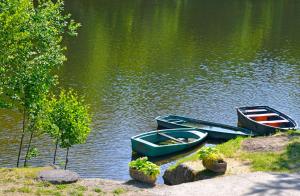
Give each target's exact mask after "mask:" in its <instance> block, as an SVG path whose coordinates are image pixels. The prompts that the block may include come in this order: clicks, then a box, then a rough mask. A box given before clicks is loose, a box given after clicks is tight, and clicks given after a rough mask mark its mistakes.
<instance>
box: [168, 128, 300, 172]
mask: <svg viewBox="0 0 300 196" xmlns="http://www.w3.org/2000/svg"><path fill="white" fill-rule="evenodd" d="M279 134H284V135H286V133H279ZM287 134H288V135H289V136H292V139H291V140H290V142H289V144H288V146H287V147H286V148H285V150H284V151H283V152H246V151H243V150H241V144H242V142H243V141H244V140H247V139H249V138H243V137H238V138H236V139H232V140H229V141H227V142H225V143H223V144H219V145H217V146H216V148H217V149H218V150H219V152H220V153H222V154H223V155H224V158H225V159H226V158H235V159H239V160H243V161H249V162H250V163H251V164H250V167H251V169H252V171H274V172H299V171H300V137H299V136H300V130H297V131H289V132H288V133H287ZM198 159H199V156H198V152H197V153H194V154H192V155H190V156H188V157H184V158H182V159H180V160H178V161H177V162H176V163H175V164H174V165H172V166H170V167H169V168H168V170H173V169H175V168H176V167H177V166H178V165H180V164H181V163H184V162H187V161H195V160H198Z"/></svg>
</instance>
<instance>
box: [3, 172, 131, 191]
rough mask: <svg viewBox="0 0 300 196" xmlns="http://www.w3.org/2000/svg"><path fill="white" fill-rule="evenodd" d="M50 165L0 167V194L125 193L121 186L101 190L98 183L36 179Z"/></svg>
mask: <svg viewBox="0 0 300 196" xmlns="http://www.w3.org/2000/svg"><path fill="white" fill-rule="evenodd" d="M49 169H51V168H50V167H40V168H0V176H1V178H0V195H37V196H44V195H51V196H64V195H72V196H84V195H99V194H106V193H107V194H108V195H120V194H122V193H125V192H126V190H125V189H123V188H118V187H115V189H113V188H111V189H109V191H105V192H104V191H102V189H101V188H99V185H96V184H95V185H89V186H84V185H83V184H81V183H80V182H77V183H74V184H61V185H53V184H51V183H48V182H43V181H38V180H37V179H36V177H37V175H38V173H39V172H40V171H42V170H49Z"/></svg>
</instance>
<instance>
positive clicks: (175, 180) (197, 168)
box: [163, 161, 219, 185]
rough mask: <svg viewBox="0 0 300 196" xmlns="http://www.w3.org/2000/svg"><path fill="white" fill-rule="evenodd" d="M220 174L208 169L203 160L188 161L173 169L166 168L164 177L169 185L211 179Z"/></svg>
mask: <svg viewBox="0 0 300 196" xmlns="http://www.w3.org/2000/svg"><path fill="white" fill-rule="evenodd" d="M217 175H219V174H217V173H215V172H212V171H209V170H206V169H205V168H204V167H203V165H202V161H188V162H185V163H182V164H180V165H178V166H177V167H176V168H175V169H173V170H166V171H165V173H164V175H163V179H164V183H165V184H167V185H176V184H181V183H186V182H193V181H197V180H203V179H209V178H212V177H215V176H217Z"/></svg>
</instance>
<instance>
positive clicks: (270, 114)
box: [246, 113, 279, 118]
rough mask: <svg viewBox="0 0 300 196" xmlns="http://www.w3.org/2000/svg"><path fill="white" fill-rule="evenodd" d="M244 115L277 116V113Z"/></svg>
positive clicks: (250, 115) (250, 116)
mask: <svg viewBox="0 0 300 196" xmlns="http://www.w3.org/2000/svg"><path fill="white" fill-rule="evenodd" d="M246 116H247V117H249V118H252V117H261V116H279V114H276V113H265V114H248V115H246Z"/></svg>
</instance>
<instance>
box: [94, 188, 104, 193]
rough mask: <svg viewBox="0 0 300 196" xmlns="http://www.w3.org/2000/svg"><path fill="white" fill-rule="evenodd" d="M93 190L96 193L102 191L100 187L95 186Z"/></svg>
mask: <svg viewBox="0 0 300 196" xmlns="http://www.w3.org/2000/svg"><path fill="white" fill-rule="evenodd" d="M94 191H95V192H96V193H102V192H103V191H102V189H100V188H95V189H94Z"/></svg>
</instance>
